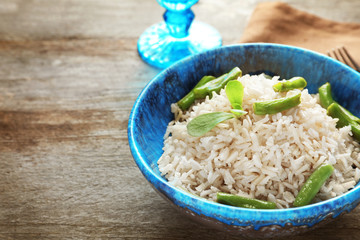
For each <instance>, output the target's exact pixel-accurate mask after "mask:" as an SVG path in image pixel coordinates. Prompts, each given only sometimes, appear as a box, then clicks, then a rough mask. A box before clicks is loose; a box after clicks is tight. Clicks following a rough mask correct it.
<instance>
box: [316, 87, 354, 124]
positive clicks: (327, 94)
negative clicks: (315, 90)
mask: <svg viewBox="0 0 360 240" xmlns="http://www.w3.org/2000/svg"><path fill="white" fill-rule="evenodd" d="M319 98H320V105H321V106H322V107H323V108H326V109H327V108H328V107H329V106H330V105H331V104H332V103H337V102H336V101H335V100H334V99H333V97H332V95H331V85H330V83H328V82H327V83H325V84H323V85H322V86H321V87H319ZM339 107H340V108H341V109H342V111H345V112H346V113H347V115H348V116H349V117H350V118H351V121H355V122H357V123H360V118H358V117H356V116H355V115H353V114H352V113H351V112H350V111H349V110H347V109H346V108H344V107H343V106H341V105H340V104H339Z"/></svg>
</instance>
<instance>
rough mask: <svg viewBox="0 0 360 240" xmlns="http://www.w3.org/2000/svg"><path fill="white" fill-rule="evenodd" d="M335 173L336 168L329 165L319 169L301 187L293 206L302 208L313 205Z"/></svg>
mask: <svg viewBox="0 0 360 240" xmlns="http://www.w3.org/2000/svg"><path fill="white" fill-rule="evenodd" d="M333 171H334V167H333V166H331V165H329V164H326V165H321V166H320V167H318V168H317V169H316V170H315V171H314V172H313V173H312V174H311V175H310V177H309V178H308V179H307V180H306V182H305V183H304V185H303V186H302V187H301V189H300V191H299V193H298V195H297V196H296V198H295V201H294V203H293V205H294V206H295V207H301V206H305V205H308V204H309V203H311V201H312V200H313V199H314V197H315V195H316V194H317V193H318V192H319V190H320V188H321V187H322V185H323V184H324V183H325V181H326V180H327V179H328V178H329V177H330V176H331V174H332V173H333Z"/></svg>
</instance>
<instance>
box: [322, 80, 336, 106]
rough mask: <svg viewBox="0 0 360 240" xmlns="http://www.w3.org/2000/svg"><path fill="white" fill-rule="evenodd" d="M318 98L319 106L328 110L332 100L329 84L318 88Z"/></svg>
mask: <svg viewBox="0 0 360 240" xmlns="http://www.w3.org/2000/svg"><path fill="white" fill-rule="evenodd" d="M319 98H320V105H321V106H322V107H323V108H328V106H330V104H332V103H333V102H335V101H334V99H333V98H332V95H331V85H330V83H328V82H327V83H325V84H323V85H322V86H321V87H319Z"/></svg>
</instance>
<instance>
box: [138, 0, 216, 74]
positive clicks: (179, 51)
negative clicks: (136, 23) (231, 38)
mask: <svg viewBox="0 0 360 240" xmlns="http://www.w3.org/2000/svg"><path fill="white" fill-rule="evenodd" d="M157 1H158V2H159V4H160V5H161V6H162V7H164V8H166V11H165V13H164V15H163V17H164V20H165V21H164V22H161V23H158V24H155V25H153V26H151V27H149V28H148V29H146V30H145V32H144V33H143V34H142V35H141V36H140V38H139V40H138V51H139V54H140V56H141V58H142V59H143V60H144V61H145V62H147V63H149V64H150V65H152V66H155V67H158V68H166V67H168V66H170V65H171V64H173V63H174V62H176V61H178V60H180V59H182V58H184V57H186V56H189V55H191V54H194V53H198V52H202V51H204V50H208V49H212V48H215V47H219V46H221V36H220V34H219V32H218V31H217V30H216V29H214V28H213V27H211V26H209V25H207V24H205V23H202V22H198V21H194V22H193V19H194V17H195V15H194V13H193V11H191V9H190V8H191V6H193V5H194V4H195V3H197V2H198V0H157Z"/></svg>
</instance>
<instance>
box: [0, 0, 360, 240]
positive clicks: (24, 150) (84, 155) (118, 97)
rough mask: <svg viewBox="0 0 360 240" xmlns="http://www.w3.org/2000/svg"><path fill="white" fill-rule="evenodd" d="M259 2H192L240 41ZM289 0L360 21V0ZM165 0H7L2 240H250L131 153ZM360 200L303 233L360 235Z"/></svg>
mask: <svg viewBox="0 0 360 240" xmlns="http://www.w3.org/2000/svg"><path fill="white" fill-rule="evenodd" d="M257 2H259V1H248V2H246V1H231V0H224V1H216V0H201V1H200V2H199V3H198V4H197V5H196V6H194V8H193V9H194V11H195V14H196V19H197V20H201V21H204V22H207V23H209V24H211V25H213V26H215V27H216V28H217V29H218V30H219V31H220V32H221V34H222V35H223V37H224V43H225V44H230V43H235V42H236V41H237V40H238V39H239V38H240V36H241V31H242V29H243V28H244V27H245V25H246V20H247V19H248V17H249V16H250V14H251V11H252V9H253V8H254V7H255V5H256V3H257ZM289 2H290V3H291V4H293V5H294V6H297V7H299V8H301V9H305V10H309V11H310V12H313V13H317V14H319V15H320V16H324V17H328V18H333V19H334V20H339V19H340V20H343V21H358V22H360V19H359V15H358V10H357V9H359V7H360V5H359V4H360V3H359V2H358V1H356V0H346V1H339V0H331V1H327V2H326V3H324V2H321V1H318V2H313V1H311V0H306V1H289ZM335 5H337V6H338V7H333V6H335ZM163 11H164V10H163V9H162V8H161V7H160V6H159V5H158V4H157V2H156V1H155V0H153V1H143V0H131V1H127V0H106V1H98V0H77V1H74V0H61V1H49V0H4V1H2V3H1V4H0V152H1V154H0V193H1V194H0V238H1V239H68V238H74V239H107V238H109V239H110V238H115V239H119V238H120V239H239V238H238V237H235V236H231V235H227V234H224V233H222V232H218V231H215V230H212V229H209V228H207V227H204V226H202V225H199V224H197V223H194V222H192V221H190V220H189V219H188V218H186V217H184V216H182V215H181V214H179V213H178V212H177V211H175V210H174V209H173V208H172V207H171V206H170V205H169V204H168V203H167V202H165V201H164V200H163V199H162V198H161V197H159V196H158V194H157V193H155V192H154V190H153V189H152V188H151V187H150V185H149V184H148V183H147V182H146V180H145V179H144V177H143V176H142V174H141V173H140V171H139V170H138V168H137V166H136V164H135V163H134V161H133V159H132V157H131V154H130V151H129V146H128V141H127V129H126V128H127V121H128V116H129V113H130V111H131V108H132V105H133V102H134V101H135V99H136V97H137V95H138V94H139V92H140V91H141V89H142V88H143V87H144V86H145V85H146V83H147V82H148V81H149V80H150V79H151V78H153V77H154V76H155V75H156V74H157V73H158V72H159V70H158V69H154V68H151V67H149V66H148V65H146V64H145V63H143V62H142V61H141V60H140V58H139V56H138V55H137V52H136V41H137V38H138V36H139V35H140V34H141V33H142V32H143V31H144V30H145V28H147V27H148V26H149V25H150V24H152V23H155V22H158V21H161V14H162V13H163ZM359 211H360V210H359V208H357V209H356V210H355V211H354V212H352V213H351V214H347V215H344V216H342V217H341V219H339V220H338V221H335V222H333V223H330V224H329V225H326V226H324V227H321V228H320V229H318V230H316V231H313V232H310V233H307V234H305V235H303V236H298V237H294V238H293V239H295V240H297V239H299V240H300V239H304V238H306V239H309V240H315V239H354V236H356V235H358V234H359V231H360V223H359V222H358V221H357V219H358V218H359V216H360V212H359Z"/></svg>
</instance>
